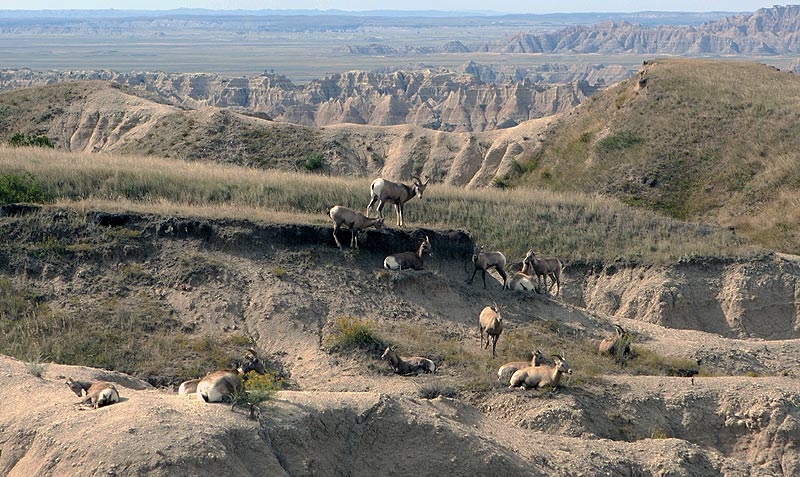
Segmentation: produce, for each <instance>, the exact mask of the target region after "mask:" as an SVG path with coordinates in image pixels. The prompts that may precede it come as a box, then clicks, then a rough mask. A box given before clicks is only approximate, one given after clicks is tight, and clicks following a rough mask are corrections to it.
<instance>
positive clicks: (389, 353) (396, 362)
mask: <svg viewBox="0 0 800 477" xmlns="http://www.w3.org/2000/svg"><path fill="white" fill-rule="evenodd" d="M381 359H388V360H389V364H391V365H392V369H394V372H395V373H397V374H411V373H416V374H419V373H421V372H422V373H431V374H433V373H434V372H436V364H434V362H433V361H432V360H430V359H428V358H423V357H422V356H398V355H397V351H395V349H394V347H392V346H390V347H388V348H386V350H385V351H384V352H383V354H382V355H381Z"/></svg>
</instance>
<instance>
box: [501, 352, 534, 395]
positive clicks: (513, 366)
mask: <svg viewBox="0 0 800 477" xmlns="http://www.w3.org/2000/svg"><path fill="white" fill-rule="evenodd" d="M544 363H545V361H544V355H543V354H542V352H541V351H539V350H538V349H537V350H536V351H534V352H533V357H532V358H531V360H530V361H511V362H508V363H506V364H504V365H502V366H500V368H498V369H497V380H498V381H499V382H500V383H502V384H504V385H506V386H508V383H509V382H510V381H511V375H512V374H514V373H515V372H516V371H517V370H518V369H522V368H527V367H530V366H539V365H541V364H544Z"/></svg>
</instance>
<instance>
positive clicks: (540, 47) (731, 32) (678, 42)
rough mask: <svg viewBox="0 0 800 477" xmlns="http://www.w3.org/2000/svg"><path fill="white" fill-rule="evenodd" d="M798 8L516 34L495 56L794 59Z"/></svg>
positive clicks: (798, 45) (799, 45)
mask: <svg viewBox="0 0 800 477" xmlns="http://www.w3.org/2000/svg"><path fill="white" fill-rule="evenodd" d="M798 31H800V6H798V5H786V6H781V5H775V6H774V7H772V8H762V9H759V10H758V11H756V12H754V13H748V14H743V15H736V16H731V17H726V18H724V19H722V20H716V21H711V22H707V23H704V24H702V25H699V26H642V25H638V24H633V23H630V22H627V21H609V22H604V23H598V24H595V25H590V26H586V25H577V26H571V27H567V28H564V29H562V30H559V31H557V32H548V33H537V34H527V33H519V34H516V35H514V36H512V37H511V38H509V39H508V41H506V42H505V43H503V44H501V45H499V46H497V47H496V48H495V49H494V51H497V52H500V53H605V54H610V53H635V54H649V55H785V54H797V53H800V33H798Z"/></svg>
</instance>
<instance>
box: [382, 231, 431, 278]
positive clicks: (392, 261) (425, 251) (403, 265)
mask: <svg viewBox="0 0 800 477" xmlns="http://www.w3.org/2000/svg"><path fill="white" fill-rule="evenodd" d="M425 255H433V249H432V248H431V241H430V239H429V238H428V236H427V235H426V236H425V240H423V241H422V243H421V244H420V245H419V248H418V249H417V251H416V252H399V253H394V254H392V255H389V256H388V257H386V258H385V259H384V260H383V268H385V269H387V270H405V269H407V268H413V269H414V270H422V268H423V262H422V257H424V256H425Z"/></svg>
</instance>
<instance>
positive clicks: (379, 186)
mask: <svg viewBox="0 0 800 477" xmlns="http://www.w3.org/2000/svg"><path fill="white" fill-rule="evenodd" d="M411 178H412V179H413V180H414V184H413V185H406V184H402V183H397V182H392V181H388V180H386V179H383V178H380V177H379V178H377V179H375V180H374V181H372V184H371V185H370V186H369V189H370V191H371V194H372V198H371V199H370V201H369V204H368V205H367V217H369V214H370V211H371V210H372V206H373V205H375V203H376V202H377V203H378V207H377V211H378V217H380V218H383V206H384V205H386V204H387V203H392V204H394V208H395V211H396V212H397V226H398V227H402V226H403V225H404V224H405V222H404V219H403V204H405V203H406V202H408V201H409V200H411V199H413V198H414V197H416V196H419V198H420V199H421V198H422V193H423V192H425V188H426V187H427V186H428V181H429V180H430V178H426V179H425V182H424V183H423V182H422V181H421V180H420V179H419V177H417V176H411Z"/></svg>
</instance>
